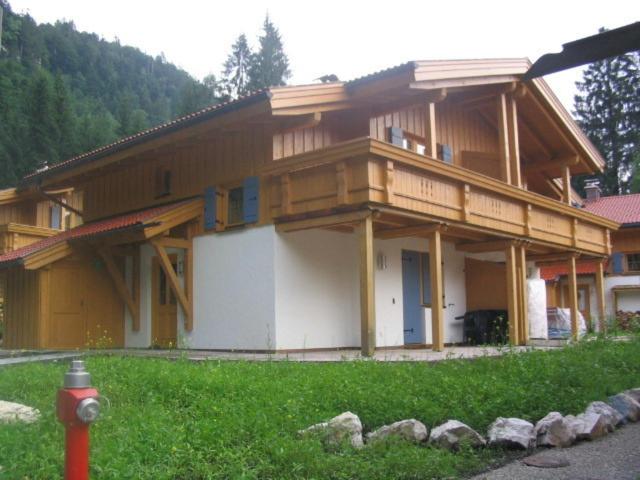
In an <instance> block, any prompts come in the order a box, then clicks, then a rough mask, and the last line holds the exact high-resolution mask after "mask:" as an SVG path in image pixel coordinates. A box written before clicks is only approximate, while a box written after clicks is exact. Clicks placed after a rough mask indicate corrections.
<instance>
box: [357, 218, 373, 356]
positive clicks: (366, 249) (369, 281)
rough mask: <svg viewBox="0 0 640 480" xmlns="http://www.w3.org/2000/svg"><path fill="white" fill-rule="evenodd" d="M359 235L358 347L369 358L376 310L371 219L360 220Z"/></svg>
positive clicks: (371, 353) (371, 349) (371, 350)
mask: <svg viewBox="0 0 640 480" xmlns="http://www.w3.org/2000/svg"><path fill="white" fill-rule="evenodd" d="M359 230H360V231H359V235H360V239H359V240H360V345H361V350H362V355H363V356H365V357H370V356H372V355H373V353H374V352H375V349H376V310H375V308H376V307H375V298H374V296H375V289H374V265H373V218H372V216H371V215H369V216H367V217H365V218H364V219H363V220H362V223H361V224H360V228H359Z"/></svg>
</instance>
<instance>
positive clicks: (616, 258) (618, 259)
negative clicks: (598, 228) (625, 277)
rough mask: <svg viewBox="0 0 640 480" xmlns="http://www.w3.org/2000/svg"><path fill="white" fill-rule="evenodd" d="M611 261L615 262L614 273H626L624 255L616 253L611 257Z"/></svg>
mask: <svg viewBox="0 0 640 480" xmlns="http://www.w3.org/2000/svg"><path fill="white" fill-rule="evenodd" d="M611 260H612V261H613V273H624V265H623V260H624V254H623V253H614V254H613V255H611Z"/></svg>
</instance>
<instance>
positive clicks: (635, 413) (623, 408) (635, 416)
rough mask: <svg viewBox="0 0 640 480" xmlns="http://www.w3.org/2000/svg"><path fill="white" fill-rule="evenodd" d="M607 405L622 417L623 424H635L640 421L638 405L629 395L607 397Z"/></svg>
mask: <svg viewBox="0 0 640 480" xmlns="http://www.w3.org/2000/svg"><path fill="white" fill-rule="evenodd" d="M609 405H611V406H612V407H613V408H615V409H616V410H617V411H618V413H619V414H620V415H622V417H623V419H624V421H625V422H637V421H638V420H640V403H638V402H636V401H635V400H634V399H633V397H632V396H630V395H627V394H625V393H619V394H618V395H614V396H612V397H609Z"/></svg>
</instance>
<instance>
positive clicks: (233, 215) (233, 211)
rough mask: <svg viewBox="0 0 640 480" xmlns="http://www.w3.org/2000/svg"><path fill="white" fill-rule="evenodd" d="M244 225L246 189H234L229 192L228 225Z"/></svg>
mask: <svg viewBox="0 0 640 480" xmlns="http://www.w3.org/2000/svg"><path fill="white" fill-rule="evenodd" d="M243 223H244V188H242V187H236V188H232V189H230V190H229V193H228V197H227V225H229V226H232V225H242V224H243Z"/></svg>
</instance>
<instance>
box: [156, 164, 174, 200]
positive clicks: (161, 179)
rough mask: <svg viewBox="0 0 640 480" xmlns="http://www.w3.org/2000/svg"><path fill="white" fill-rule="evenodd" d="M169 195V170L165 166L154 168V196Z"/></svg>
mask: <svg viewBox="0 0 640 480" xmlns="http://www.w3.org/2000/svg"><path fill="white" fill-rule="evenodd" d="M169 195H171V170H169V169H168V168H166V167H158V168H157V169H156V198H160V197H167V196H169Z"/></svg>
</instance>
